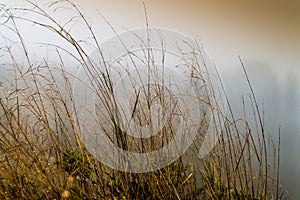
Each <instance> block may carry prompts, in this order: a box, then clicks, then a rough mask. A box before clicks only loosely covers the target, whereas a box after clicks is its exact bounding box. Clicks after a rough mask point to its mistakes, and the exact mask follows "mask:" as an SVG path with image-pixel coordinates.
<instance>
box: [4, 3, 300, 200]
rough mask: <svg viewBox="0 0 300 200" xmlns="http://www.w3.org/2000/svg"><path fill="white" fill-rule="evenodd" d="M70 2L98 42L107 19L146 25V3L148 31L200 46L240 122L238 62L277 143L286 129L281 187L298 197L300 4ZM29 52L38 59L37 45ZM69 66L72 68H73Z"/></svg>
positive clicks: (243, 90) (119, 28) (119, 27)
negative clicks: (153, 29) (159, 31)
mask: <svg viewBox="0 0 300 200" xmlns="http://www.w3.org/2000/svg"><path fill="white" fill-rule="evenodd" d="M45 2H48V3H49V2H51V1H50V0H48V1H44V0H43V1H39V2H38V4H40V5H45ZM53 2H54V1H53ZM73 2H75V3H76V4H77V5H78V6H79V8H80V9H81V10H82V11H83V13H84V14H85V15H86V16H87V18H88V20H89V21H90V22H91V24H92V27H93V28H94V30H95V33H96V36H97V38H98V40H99V41H100V42H104V41H105V40H107V39H109V38H111V37H112V36H114V35H115V34H114V33H113V32H112V30H111V28H110V27H109V25H108V24H107V22H106V21H105V20H104V19H103V17H102V15H103V16H104V17H105V18H106V19H107V20H108V22H109V23H110V24H111V25H112V26H113V27H114V28H115V30H116V32H117V33H121V32H124V31H126V30H130V29H135V28H141V27H145V25H146V17H145V12H144V5H143V2H144V4H145V7H146V12H147V18H148V23H149V25H150V26H154V27H162V28H168V29H172V30H175V31H178V32H181V33H183V34H186V35H188V36H190V37H192V38H196V39H198V40H200V41H201V43H202V44H203V45H204V47H205V49H206V51H207V53H208V54H209V55H210V56H211V58H212V59H213V60H214V61H215V63H216V65H217V66H218V68H219V70H220V73H221V75H222V78H223V81H224V84H225V87H226V90H227V94H228V96H229V100H230V102H231V104H232V106H233V109H234V111H235V113H236V115H237V116H238V115H242V110H241V108H242V100H241V99H242V94H244V95H245V96H248V95H249V89H248V87H247V82H246V79H245V75H244V74H243V71H242V67H241V64H240V62H239V59H238V56H240V57H241V58H242V60H243V62H244V64H245V67H246V69H247V71H248V74H249V77H250V80H251V82H252V85H253V87H254V90H255V93H256V96H257V99H258V102H259V104H260V105H261V106H262V108H263V110H264V111H265V114H264V115H265V120H266V124H267V126H268V128H269V130H270V133H271V134H272V135H273V136H274V138H276V137H277V136H278V129H279V126H281V136H282V137H281V162H280V167H281V170H280V171H281V176H280V180H281V183H282V184H283V185H285V186H286V188H287V189H288V191H289V195H290V198H291V199H297V197H298V196H300V190H299V188H300V153H299V152H300V147H299V144H300V125H299V122H300V114H299V112H300V101H299V100H300V87H299V86H300V77H299V75H298V74H299V73H300V12H299V10H300V1H298V0H286V1H274V0H260V1H259V0H253V1H246V0H227V1H217V0H210V1H208V0H207V1H205V0H185V1H172V0H163V1H161V0H144V1H141V0H126V1H124V0H110V1H104V0H97V1H96V0H74V1H73ZM0 4H4V5H12V4H15V5H21V6H22V5H23V4H24V1H21V0H17V1H13V2H12V1H10V0H0ZM55 14H56V17H58V18H61V19H63V18H65V17H67V16H68V12H65V11H64V12H56V13H55ZM2 20H3V19H1V22H2ZM78 27H79V28H78ZM19 29H20V32H21V33H22V35H23V37H24V41H25V42H26V44H28V46H29V47H30V45H32V44H34V43H36V42H37V41H44V42H45V40H47V39H49V42H54V39H53V40H52V36H51V35H50V34H49V35H48V34H47V33H44V34H42V33H40V32H34V31H32V27H31V26H28V25H25V24H24V25H22V24H19ZM73 32H74V35H75V36H78V37H84V35H85V34H86V29H81V28H80V26H77V28H74V30H73ZM1 34H5V33H1ZM56 43H58V44H64V41H59V40H57V41H56ZM1 45H2V44H1ZM32 51H33V52H34V51H35V52H36V54H38V53H41V50H40V49H38V48H36V49H34V47H32ZM0 59H1V58H0ZM2 62H4V61H3V60H2V61H0V63H2ZM69 66H70V69H71V70H73V68H74V70H75V66H72V63H71V62H70V65H69ZM1 73H2V72H1ZM2 77H3V73H2ZM1 81H3V80H2V79H1Z"/></svg>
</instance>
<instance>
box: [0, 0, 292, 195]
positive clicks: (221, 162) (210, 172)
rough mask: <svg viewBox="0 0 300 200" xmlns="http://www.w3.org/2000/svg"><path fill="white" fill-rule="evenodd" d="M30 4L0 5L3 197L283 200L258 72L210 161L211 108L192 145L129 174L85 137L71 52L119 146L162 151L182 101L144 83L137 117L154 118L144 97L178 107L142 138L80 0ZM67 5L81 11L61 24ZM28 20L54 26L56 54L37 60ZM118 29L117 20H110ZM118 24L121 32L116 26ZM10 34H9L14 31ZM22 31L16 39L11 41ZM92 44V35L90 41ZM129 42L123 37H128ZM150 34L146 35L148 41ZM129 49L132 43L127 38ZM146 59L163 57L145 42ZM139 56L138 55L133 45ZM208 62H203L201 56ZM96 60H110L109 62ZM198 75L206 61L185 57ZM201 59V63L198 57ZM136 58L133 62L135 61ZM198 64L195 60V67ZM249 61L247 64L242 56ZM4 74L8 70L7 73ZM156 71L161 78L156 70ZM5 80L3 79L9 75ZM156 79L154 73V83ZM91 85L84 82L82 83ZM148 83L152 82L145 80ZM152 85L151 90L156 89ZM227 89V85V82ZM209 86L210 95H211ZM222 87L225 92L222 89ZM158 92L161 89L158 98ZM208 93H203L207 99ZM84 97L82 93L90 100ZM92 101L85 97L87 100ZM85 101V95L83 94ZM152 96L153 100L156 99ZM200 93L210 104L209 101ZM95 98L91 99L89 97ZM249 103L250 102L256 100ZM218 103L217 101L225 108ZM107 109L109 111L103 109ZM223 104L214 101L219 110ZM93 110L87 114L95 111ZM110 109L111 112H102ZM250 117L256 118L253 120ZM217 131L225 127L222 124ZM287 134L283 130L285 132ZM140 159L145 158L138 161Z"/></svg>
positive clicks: (197, 50) (226, 119) (224, 116)
mask: <svg viewBox="0 0 300 200" xmlns="http://www.w3.org/2000/svg"><path fill="white" fill-rule="evenodd" d="M27 4H28V6H26V7H8V6H6V5H1V10H0V12H1V14H0V17H1V26H0V30H3V32H2V31H1V33H2V34H1V36H2V39H1V47H0V50H1V54H0V58H2V59H3V61H1V66H2V67H3V69H4V68H5V69H8V71H7V74H8V75H7V76H5V77H4V78H6V79H5V81H4V82H3V83H2V84H1V88H0V91H1V98H0V134H1V136H0V151H1V153H0V197H1V199H13V198H15V199H282V198H286V197H287V193H286V191H285V190H284V188H283V187H282V186H281V185H280V182H279V181H280V180H279V178H278V177H279V174H278V172H279V153H280V152H279V145H277V144H278V143H279V142H280V137H279V141H278V142H275V141H273V140H272V138H271V137H270V133H269V132H268V130H266V129H265V125H264V119H263V116H262V114H261V113H260V109H259V105H258V103H257V101H256V98H255V94H254V92H253V91H252V86H251V82H250V79H249V77H248V75H247V73H246V70H245V75H246V81H248V83H249V88H250V91H251V94H250V95H249V97H247V98H243V99H242V102H241V108H242V110H243V111H244V114H243V115H242V116H239V117H236V116H235V115H234V113H233V111H232V109H231V107H230V103H229V101H228V98H227V97H226V98H225V99H224V101H223V102H221V103H222V104H224V105H225V104H226V105H227V107H228V111H227V112H226V113H225V111H224V113H222V112H219V113H218V115H216V116H214V117H215V118H214V120H217V121H222V124H223V128H222V130H221V131H220V132H219V133H218V135H219V137H218V140H217V143H216V145H215V146H214V148H212V150H211V151H210V153H209V154H208V155H207V156H205V157H204V158H199V157H198V156H197V153H198V149H199V146H200V145H201V142H202V141H203V137H202V132H203V133H204V132H205V131H207V129H208V127H209V122H208V121H207V120H206V119H207V117H206V116H205V114H206V113H204V114H203V120H202V121H201V124H199V134H197V136H196V138H195V140H194V142H193V144H192V145H191V147H190V148H189V149H188V150H187V151H186V152H185V153H184V154H183V155H182V156H181V157H180V158H179V159H177V160H175V161H174V162H172V163H171V164H170V165H168V166H166V167H164V168H162V169H157V170H154V171H150V172H145V173H129V172H122V171H118V170H115V169H112V168H110V167H108V166H106V165H104V164H102V162H99V161H98V160H97V159H96V158H95V157H94V156H93V154H92V152H90V151H89V149H87V148H86V146H85V144H84V143H83V138H82V132H83V128H85V127H86V126H87V124H89V123H90V121H88V120H86V119H85V118H84V116H82V115H80V111H81V110H84V109H83V108H80V109H81V110H80V109H79V108H78V107H77V105H78V104H77V102H78V96H76V95H74V89H73V81H77V82H81V83H82V80H81V79H80V78H81V77H76V76H75V75H74V74H73V73H70V72H69V71H68V69H67V67H68V66H67V64H66V63H67V59H71V60H73V61H74V63H76V66H82V67H83V71H84V73H85V75H86V77H88V80H89V82H90V83H91V84H90V85H89V86H90V87H91V88H90V89H91V90H92V91H94V92H95V94H96V97H97V98H96V99H97V100H98V101H99V102H101V103H99V106H102V109H99V112H98V113H97V117H98V119H92V120H98V122H99V119H103V120H104V117H103V116H105V117H106V118H105V119H106V120H107V119H108V120H107V121H108V122H109V124H108V125H107V124H104V123H103V124H102V123H101V121H100V122H99V124H98V125H97V127H93V128H96V129H100V130H103V131H106V134H107V137H109V138H111V140H112V142H113V143H114V144H115V145H116V146H118V147H119V148H122V149H125V150H127V151H132V152H148V151H152V150H155V149H159V148H161V147H162V146H163V145H165V144H167V143H168V142H169V140H170V139H172V138H173V137H174V134H175V133H174V130H177V129H178V127H176V125H174V124H176V123H174V122H176V120H177V118H176V114H177V115H178V114H179V115H180V108H178V107H176V105H175V104H176V102H175V100H174V97H173V96H172V95H168V96H167V97H166V96H164V95H163V94H162V93H163V92H164V88H161V87H159V86H158V85H155V87H153V88H150V89H149V87H148V88H147V87H144V88H143V91H142V92H141V93H137V97H136V98H135V99H134V100H133V101H132V102H134V103H133V108H134V112H133V114H135V115H134V117H135V118H134V120H136V122H138V123H141V124H143V123H146V124H147V123H148V122H147V120H148V118H147V113H145V112H146V111H145V109H143V104H145V102H146V103H149V99H150V100H151V99H152V100H155V101H158V102H160V103H162V104H163V103H164V105H166V106H169V107H171V108H173V111H174V113H173V112H172V113H171V117H170V120H169V121H168V122H169V123H167V124H166V125H165V126H164V127H163V129H162V130H161V132H160V133H159V136H153V137H151V138H150V139H145V138H143V139H137V138H135V137H132V136H130V135H128V134H126V132H124V131H122V129H121V128H120V126H121V123H122V122H120V119H119V118H118V115H116V114H115V113H116V108H115V96H114V92H113V81H112V77H111V72H110V67H111V66H110V65H109V63H107V62H105V61H106V60H105V58H104V56H103V55H104V54H103V53H104V52H102V48H101V46H100V44H99V42H98V40H97V38H96V34H95V33H94V31H93V27H92V26H91V25H90V23H89V22H88V20H87V18H86V17H85V16H84V14H83V13H82V12H81V11H80V10H79V9H78V7H77V6H76V5H74V4H73V3H72V2H70V1H68V0H66V1H56V2H54V3H52V4H49V5H47V6H44V7H43V6H40V5H38V4H36V3H32V2H30V1H28V2H27ZM61 9H65V10H68V12H69V11H70V10H71V13H73V15H72V16H69V17H68V18H66V19H64V20H62V21H59V20H56V18H55V15H56V14H57V13H58V12H60V10H61ZM20 23H25V24H27V25H28V26H32V27H34V28H37V29H43V30H46V31H47V33H49V34H51V36H52V37H56V38H58V39H62V41H63V42H64V43H65V45H64V46H60V45H57V44H54V43H51V41H49V40H48V39H47V38H46V37H45V41H43V44H39V45H42V46H44V47H45V46H46V47H47V48H49V49H51V50H52V51H53V52H54V54H55V55H54V56H53V55H52V56H53V58H56V60H55V62H54V61H53V59H52V60H51V59H50V58H49V59H48V58H47V57H43V58H41V59H36V57H35V56H33V55H32V54H31V51H32V50H31V49H30V48H28V47H27V44H26V40H25V39H24V37H23V35H22V27H20V26H19V24H20ZM76 26H80V28H81V29H82V27H85V30H86V34H87V35H88V36H87V37H86V38H87V40H82V39H81V38H76V37H75V36H74V35H76V33H73V32H72V30H73V28H74V27H76ZM111 28H112V27H111ZM112 30H113V31H114V29H113V28H112ZM4 33H8V34H10V37H8V36H7V35H5V34H4ZM11 38H13V39H11ZM83 41H84V42H83ZM120 42H121V43H122V41H120ZM142 45H146V46H147V41H142V40H141V46H142ZM124 46H125V44H124ZM91 48H92V49H94V52H97V53H96V54H97V58H98V59H99V61H98V62H95V60H93V59H92V58H91V57H90V56H89V52H88V51H89V49H91ZM146 49H147V51H146V52H145V57H143V58H141V57H140V58H139V59H140V60H144V61H145V62H146V63H147V64H148V66H149V67H150V66H151V67H153V66H152V65H151V64H153V63H155V62H154V61H153V60H152V58H153V57H151V55H152V51H151V49H149V48H146ZM127 53H128V54H130V55H134V52H127ZM202 53H203V51H202V48H201V47H200V45H195V46H193V48H192V50H191V51H190V53H189V55H186V54H184V53H183V54H184V55H182V59H183V60H184V59H186V58H192V60H193V59H195V58H197V57H195V56H194V55H196V54H197V55H199V54H202ZM200 62H203V63H200ZM97 63H102V66H105V67H104V68H100V67H99V66H98V64H97ZM185 63H186V65H187V68H188V69H189V67H190V68H191V69H193V76H194V77H195V78H197V79H201V80H203V76H202V75H203V74H202V73H205V71H202V70H200V68H199V67H198V68H197V66H200V65H201V66H205V65H206V63H205V60H204V61H200V60H193V62H190V61H189V60H186V62H185ZM195 63H196V64H195ZM131 64H134V62H132V63H131ZM192 64H195V65H193V66H189V65H192ZM241 65H242V67H243V69H245V67H244V65H243V63H242V60H241ZM1 73H2V72H1ZM154 77H155V76H154ZM1 81H2V80H1ZM153 81H154V82H155V80H153ZM203 81H206V87H205V88H204V89H203V91H202V93H201V94H200V93H199V104H200V103H205V105H207V106H208V107H209V106H213V105H212V104H211V102H212V101H213V99H215V98H217V96H216V95H214V93H212V92H211V88H212V87H211V86H210V85H209V84H212V83H211V82H210V81H209V80H203ZM82 84H85V83H82ZM146 85H147V84H146ZM150 90H151V91H150ZM221 90H222V92H224V88H221ZM207 91H210V92H207ZM215 92H217V91H215ZM150 93H151V94H154V95H150ZM200 95H201V96H200ZM82 96H84V95H82ZM81 100H82V99H81ZM83 100H84V99H83ZM83 100H82V101H83ZM147 100H148V101H147ZM200 100H201V101H200ZM86 101H87V104H89V103H90V102H91V101H90V100H89V99H87V100H86ZM247 105H250V106H247ZM217 106H218V105H217ZM103 108H104V110H105V114H104V113H102V112H101V111H103ZM211 109H215V108H211ZM88 112H89V110H87V111H86V113H88ZM103 112H104V111H103ZM249 116H250V117H249ZM214 131H215V132H217V131H218V130H217V129H216V130H214ZM279 132H280V131H279ZM137 164H139V163H137Z"/></svg>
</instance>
